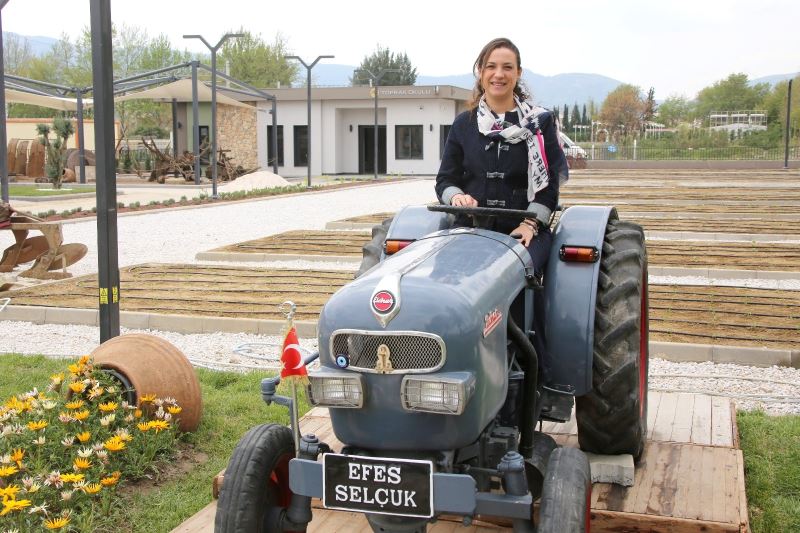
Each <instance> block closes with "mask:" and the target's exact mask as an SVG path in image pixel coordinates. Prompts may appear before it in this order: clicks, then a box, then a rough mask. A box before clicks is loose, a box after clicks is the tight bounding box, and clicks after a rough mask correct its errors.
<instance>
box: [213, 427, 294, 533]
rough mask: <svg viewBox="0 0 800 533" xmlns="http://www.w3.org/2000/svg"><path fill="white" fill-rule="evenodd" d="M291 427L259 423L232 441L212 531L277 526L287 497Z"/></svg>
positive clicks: (256, 531) (266, 532) (235, 532)
mask: <svg viewBox="0 0 800 533" xmlns="http://www.w3.org/2000/svg"><path fill="white" fill-rule="evenodd" d="M293 457H294V439H293V438H292V431H291V430H290V429H289V428H288V427H286V426H281V425H279V424H262V425H260V426H256V427H254V428H253V429H251V430H250V431H248V432H247V433H246V434H245V436H244V437H242V439H241V440H240V441H239V443H238V444H237V445H236V448H235V449H234V450H233V455H232V456H231V460H230V462H229V463H228V468H226V469H225V477H224V479H223V482H222V491H221V492H220V495H219V502H218V503H217V514H216V517H215V519H214V532H215V533H240V532H243V531H247V532H248V533H250V532H252V533H271V532H273V531H282V530H281V529H280V518H281V513H282V511H283V510H284V509H286V508H287V507H288V505H289V502H290V501H291V497H292V493H291V491H290V490H289V460H290V459H292V458H293Z"/></svg>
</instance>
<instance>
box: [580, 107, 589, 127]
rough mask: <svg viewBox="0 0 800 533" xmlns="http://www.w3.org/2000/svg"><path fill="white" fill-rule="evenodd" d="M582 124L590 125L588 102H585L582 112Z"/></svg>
mask: <svg viewBox="0 0 800 533" xmlns="http://www.w3.org/2000/svg"><path fill="white" fill-rule="evenodd" d="M581 124H584V125H588V124H589V117H588V116H587V115H586V104H583V112H582V113H581Z"/></svg>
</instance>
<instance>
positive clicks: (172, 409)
mask: <svg viewBox="0 0 800 533" xmlns="http://www.w3.org/2000/svg"><path fill="white" fill-rule="evenodd" d="M167 411H169V414H171V415H177V414H178V413H180V412H181V411H183V407H179V406H177V405H170V406H169V407H167Z"/></svg>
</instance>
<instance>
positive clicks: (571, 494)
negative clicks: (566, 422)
mask: <svg viewBox="0 0 800 533" xmlns="http://www.w3.org/2000/svg"><path fill="white" fill-rule="evenodd" d="M591 501H592V473H591V471H590V469H589V460H588V459H587V458H586V455H585V454H584V453H583V452H582V451H580V450H577V449H575V448H558V449H556V450H555V451H553V453H552V454H550V461H549V462H548V463H547V473H546V475H545V478H544V486H543V487H542V499H541V503H540V508H539V523H538V524H536V533H562V532H564V531H569V532H570V533H587V532H588V531H589V521H590V519H591V513H590V509H589V507H590V504H591Z"/></svg>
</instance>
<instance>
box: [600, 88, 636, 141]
mask: <svg viewBox="0 0 800 533" xmlns="http://www.w3.org/2000/svg"><path fill="white" fill-rule="evenodd" d="M644 108H645V102H644V100H643V99H642V95H641V91H640V90H639V87H636V86H635V85H630V84H627V83H624V84H622V85H620V86H619V87H617V88H616V89H614V90H613V91H611V92H610V93H608V95H607V96H606V99H605V100H603V104H602V105H601V106H600V120H601V121H602V122H603V123H604V124H606V126H607V127H608V129H609V131H613V130H618V129H619V130H622V134H623V135H628V134H630V133H631V132H635V131H639V130H640V129H641V126H642V115H643V112H644Z"/></svg>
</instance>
